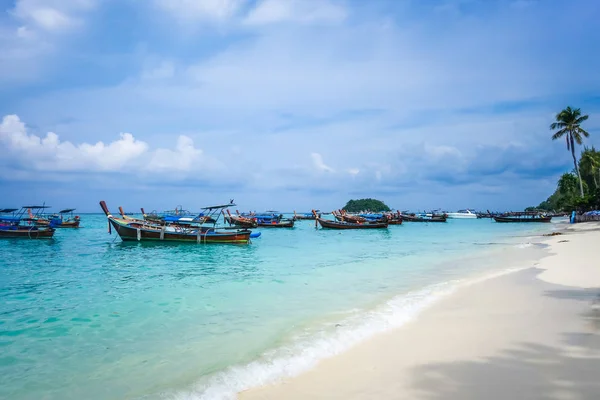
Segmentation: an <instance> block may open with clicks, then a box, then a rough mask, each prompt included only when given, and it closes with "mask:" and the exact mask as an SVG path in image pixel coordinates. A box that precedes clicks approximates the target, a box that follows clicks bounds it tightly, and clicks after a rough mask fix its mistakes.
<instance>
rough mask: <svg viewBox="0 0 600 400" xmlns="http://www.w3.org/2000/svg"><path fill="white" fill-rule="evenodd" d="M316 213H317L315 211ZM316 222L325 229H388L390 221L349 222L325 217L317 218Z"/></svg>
mask: <svg viewBox="0 0 600 400" xmlns="http://www.w3.org/2000/svg"><path fill="white" fill-rule="evenodd" d="M315 215H316V213H315ZM315 220H316V223H318V224H319V225H321V228H323V229H387V227H388V221H383V222H381V221H379V222H368V221H367V222H348V221H333V220H329V219H324V218H319V217H316V218H315Z"/></svg>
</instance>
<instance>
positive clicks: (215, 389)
mask: <svg viewBox="0 0 600 400" xmlns="http://www.w3.org/2000/svg"><path fill="white" fill-rule="evenodd" d="M522 238H523V237H521V238H520V239H522ZM527 238H529V239H533V238H536V239H538V238H539V239H540V242H541V236H527ZM540 242H535V243H531V242H528V243H517V242H513V241H509V242H506V243H499V244H502V245H503V248H504V249H511V248H515V249H520V250H517V251H515V253H513V254H511V255H512V258H511V259H507V258H504V259H502V260H497V261H495V262H494V263H493V264H494V265H495V266H496V268H495V269H494V268H489V269H488V270H487V271H486V272H485V273H483V274H481V273H473V274H471V275H469V276H467V277H465V278H462V279H454V280H450V281H445V282H440V283H437V284H432V285H428V286H426V287H424V288H421V289H417V290H412V291H409V292H407V293H403V294H400V295H397V296H394V297H392V298H391V299H388V300H387V301H385V302H384V303H383V304H379V305H378V306H376V307H374V308H373V309H370V310H364V309H359V310H358V311H359V312H358V313H354V314H353V315H350V316H348V317H346V318H345V319H343V320H340V321H337V323H335V325H333V328H332V324H331V323H330V324H328V325H324V326H323V327H322V329H321V330H319V331H317V332H314V331H312V332H309V333H307V334H299V335H296V336H295V337H294V340H292V342H291V343H289V344H287V345H285V346H283V347H280V348H277V349H273V350H271V351H268V352H267V353H265V354H263V355H262V356H261V357H260V358H259V359H258V360H255V361H253V362H250V363H248V364H245V365H239V366H233V367H230V368H228V369H226V370H224V371H221V372H219V373H217V374H216V375H214V376H212V377H210V378H209V379H208V380H207V381H204V382H201V383H198V384H197V385H195V386H194V387H193V388H192V389H191V390H188V391H179V392H177V393H174V394H173V393H170V394H168V395H167V398H172V399H177V400H183V399H185V400H192V399H193V400H200V399H201V400H205V399H235V398H237V394H238V393H240V392H244V391H248V390H249V389H250V390H252V389H253V388H257V387H261V386H267V385H273V384H276V383H277V382H281V381H282V380H287V379H290V378H294V377H296V376H298V375H301V374H304V373H306V372H308V371H310V370H311V369H313V368H315V366H317V365H319V363H321V362H322V361H323V360H326V359H330V358H332V357H334V358H335V357H337V356H339V355H340V354H343V353H345V352H347V351H349V350H351V349H352V348H353V347H355V346H357V345H360V344H361V343H363V342H365V341H368V340H370V339H372V338H373V337H376V336H377V335H381V334H385V333H388V332H390V331H393V330H395V329H398V328H401V327H402V326H404V325H405V324H407V323H409V322H412V321H414V320H415V319H416V318H417V317H418V315H419V314H421V313H422V312H423V311H425V310H427V309H428V308H430V307H431V306H433V305H435V304H436V303H438V302H439V301H440V300H442V299H444V298H446V297H448V296H449V295H451V294H453V293H455V292H456V291H457V290H461V289H463V288H465V287H468V286H470V285H473V284H477V283H481V282H484V281H486V280H490V279H494V278H497V277H500V276H504V275H506V274H510V273H514V272H517V271H521V270H523V269H527V268H530V265H531V263H532V262H533V260H534V257H532V256H531V255H530V254H526V253H523V251H528V252H532V251H534V250H530V248H531V247H536V249H535V250H540V249H542V250H543V247H544V246H539V247H538V246H535V245H536V244H541V243H540ZM524 249H526V250H524ZM501 253H502V250H499V249H498V248H490V250H489V251H487V252H485V251H480V252H477V253H476V255H475V256H473V258H472V260H471V262H473V260H474V261H476V262H479V261H481V259H482V258H484V257H487V256H489V255H490V254H494V255H496V256H499V255H500V254H501ZM541 254H543V253H539V254H537V251H536V257H535V258H537V257H539V256H540V255H541ZM517 255H519V256H520V257H517ZM469 259H471V257H461V258H458V259H456V260H452V261H450V262H449V263H451V264H452V263H457V262H467V261H466V260H469ZM506 263H508V264H509V265H512V266H510V267H506V266H505V267H504V268H502V267H499V266H500V265H504V264H506ZM523 264H526V266H523Z"/></svg>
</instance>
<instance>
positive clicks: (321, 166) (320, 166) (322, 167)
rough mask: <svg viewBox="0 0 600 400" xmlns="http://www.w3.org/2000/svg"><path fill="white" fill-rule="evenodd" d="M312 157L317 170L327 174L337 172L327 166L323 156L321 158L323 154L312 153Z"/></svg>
mask: <svg viewBox="0 0 600 400" xmlns="http://www.w3.org/2000/svg"><path fill="white" fill-rule="evenodd" d="M310 156H311V158H312V161H313V165H314V167H315V168H316V169H317V170H319V171H325V172H335V171H334V169H333V168H331V167H330V166H329V165H327V164H325V162H324V161H323V156H321V154H319V153H310Z"/></svg>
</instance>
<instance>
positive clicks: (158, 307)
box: [0, 215, 551, 400]
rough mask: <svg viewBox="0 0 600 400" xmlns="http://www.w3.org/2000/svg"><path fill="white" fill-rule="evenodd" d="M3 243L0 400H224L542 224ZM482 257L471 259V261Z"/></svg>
mask: <svg viewBox="0 0 600 400" xmlns="http://www.w3.org/2000/svg"><path fill="white" fill-rule="evenodd" d="M82 221H83V222H82V226H83V228H81V229H79V230H60V231H58V232H57V233H56V236H55V239H53V240H50V241H29V240H3V241H0V255H1V258H0V398H3V399H4V398H6V399H15V400H18V399H83V398H85V399H91V400H95V399H142V398H143V399H155V398H185V399H200V398H207V399H208V398H231V397H232V396H234V395H235V393H236V392H237V391H239V390H242V389H245V388H247V387H249V386H253V385H258V384H262V383H266V382H270V381H272V380H273V379H277V378H279V377H282V376H286V375H293V374H295V373H298V372H301V371H302V370H305V369H306V368H309V367H310V366H312V365H314V363H316V362H317V361H318V360H319V359H320V358H322V357H323V356H326V355H332V354H336V353H338V352H340V351H343V350H344V349H346V348H347V347H348V346H349V345H350V344H352V343H355V342H357V341H359V340H362V339H364V338H365V337H368V336H369V335H371V334H373V333H375V332H378V331H381V330H385V329H387V328H389V327H392V326H398V325H400V324H402V323H403V322H404V321H405V320H408V319H409V318H412V317H413V316H414V315H416V314H417V313H418V311H419V310H420V309H421V308H422V307H424V306H426V305H427V304H428V302H430V301H432V300H433V299H435V298H436V297H437V296H438V295H440V294H443V293H444V291H445V290H447V289H448V288H449V287H450V286H451V285H452V283H453V282H456V281H457V280H459V279H462V278H464V277H466V276H471V275H477V274H484V273H486V272H492V270H494V271H495V270H497V269H498V266H492V263H489V262H486V260H489V259H490V256H489V254H493V253H494V252H496V253H504V252H506V251H514V252H518V251H526V249H522V248H524V247H527V246H524V244H526V243H527V242H530V241H532V240H533V239H531V236H532V235H536V234H539V233H540V232H541V231H547V230H549V229H550V228H551V227H550V226H549V225H534V226H530V225H527V224H525V225H519V224H497V223H494V222H491V221H490V220H468V221H463V220H452V221H450V222H448V223H447V224H419V223H413V224H409V223H405V224H404V225H403V226H390V228H389V229H388V230H387V231H385V230H383V231H380V230H373V231H344V232H340V231H327V230H315V229H314V222H312V221H300V222H298V223H297V227H296V228H294V229H293V230H288V229H275V230H269V229H264V230H262V236H261V237H260V238H258V239H254V241H253V243H252V244H250V245H247V246H239V245H214V246H210V245H208V246H202V245H200V246H199V245H194V244H165V243H151V244H148V243H122V242H121V241H120V239H118V238H116V237H115V233H114V232H113V235H112V236H110V235H108V234H107V223H106V218H105V217H103V216H101V215H84V216H82ZM466 255H470V256H471V257H479V259H478V261H477V262H466V261H465V256H466Z"/></svg>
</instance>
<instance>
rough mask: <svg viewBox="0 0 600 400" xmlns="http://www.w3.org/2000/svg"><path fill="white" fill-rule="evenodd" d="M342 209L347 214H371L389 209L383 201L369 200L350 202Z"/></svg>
mask: <svg viewBox="0 0 600 400" xmlns="http://www.w3.org/2000/svg"><path fill="white" fill-rule="evenodd" d="M343 209H344V210H346V211H348V212H360V211H367V210H368V211H372V212H382V211H390V208H389V207H388V206H387V205H386V204H385V203H384V202H383V201H381V200H376V199H371V198H369V199H358V200H350V201H348V202H347V203H346V205H345V206H344V208H343Z"/></svg>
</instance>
